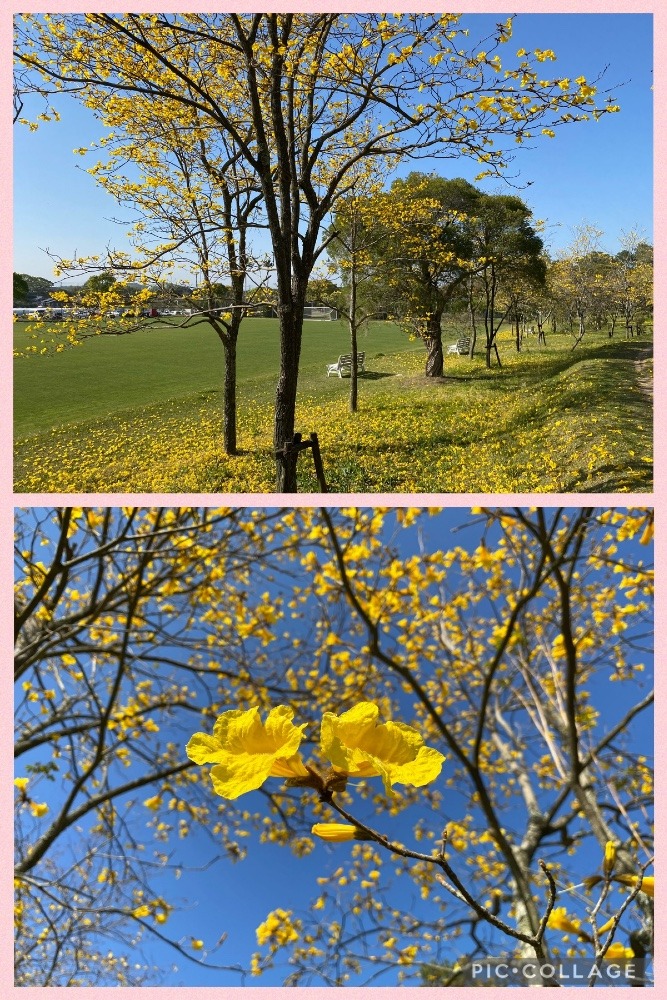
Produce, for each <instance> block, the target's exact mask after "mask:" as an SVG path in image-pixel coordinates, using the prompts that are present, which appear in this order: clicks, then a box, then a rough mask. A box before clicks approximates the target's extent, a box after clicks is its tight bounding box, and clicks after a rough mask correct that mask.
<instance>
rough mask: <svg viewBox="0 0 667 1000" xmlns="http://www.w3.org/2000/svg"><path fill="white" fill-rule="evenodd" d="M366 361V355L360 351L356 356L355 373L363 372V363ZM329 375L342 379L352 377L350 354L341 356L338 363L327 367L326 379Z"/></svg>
mask: <svg viewBox="0 0 667 1000" xmlns="http://www.w3.org/2000/svg"><path fill="white" fill-rule="evenodd" d="M365 360H366V354H365V352H364V351H361V352H360V353H359V354H357V372H358V373H359V372H363V371H364V361H365ZM330 375H337V376H338V378H342V377H343V375H346V376H350V375H352V355H351V354H341V356H340V357H339V359H338V361H336V363H335V364H333V365H327V378H329V376H330Z"/></svg>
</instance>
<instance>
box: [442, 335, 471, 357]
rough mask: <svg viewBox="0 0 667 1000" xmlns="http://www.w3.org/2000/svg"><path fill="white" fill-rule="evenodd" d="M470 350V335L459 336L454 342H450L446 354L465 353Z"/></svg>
mask: <svg viewBox="0 0 667 1000" xmlns="http://www.w3.org/2000/svg"><path fill="white" fill-rule="evenodd" d="M469 351H470V337H459V339H458V340H457V341H456V343H455V344H450V345H449V347H448V348H447V354H467V353H468V352H469Z"/></svg>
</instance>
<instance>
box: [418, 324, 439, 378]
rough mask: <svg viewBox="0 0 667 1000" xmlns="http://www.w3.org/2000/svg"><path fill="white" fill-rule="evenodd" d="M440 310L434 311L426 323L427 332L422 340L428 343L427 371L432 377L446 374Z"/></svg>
mask: <svg viewBox="0 0 667 1000" xmlns="http://www.w3.org/2000/svg"><path fill="white" fill-rule="evenodd" d="M441 319H442V315H441V313H440V312H437V313H432V314H431V315H430V316H429V318H428V322H427V325H426V332H425V333H424V334H423V335H422V340H423V341H424V344H425V345H426V351H427V357H426V372H425V374H426V375H428V376H429V377H430V378H442V376H443V375H444V356H443V353H442V330H441V328H440V321H441Z"/></svg>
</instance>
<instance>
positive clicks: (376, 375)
mask: <svg viewBox="0 0 667 1000" xmlns="http://www.w3.org/2000/svg"><path fill="white" fill-rule="evenodd" d="M396 374H397V373H396V372H363V373H362V374H360V375H359V378H360V379H363V380H364V381H365V382H376V381H377V380H378V379H381V378H396Z"/></svg>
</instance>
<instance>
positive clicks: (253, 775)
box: [185, 705, 308, 799]
mask: <svg viewBox="0 0 667 1000" xmlns="http://www.w3.org/2000/svg"><path fill="white" fill-rule="evenodd" d="M293 716H294V712H293V710H292V709H291V708H289V707H288V706H287V705H278V706H277V707H276V708H272V709H271V711H270V712H269V714H268V716H267V718H266V722H262V720H261V718H260V715H259V708H257V707H255V708H249V709H248V710H247V711H245V712H244V711H241V710H240V709H231V710H230V711H229V712H223V713H222V715H219V716H218V719H217V721H216V723H215V726H214V727H213V735H212V736H209V735H208V734H207V733H195V734H194V735H193V736H192V737H191V739H190V741H189V742H188V745H187V746H186V748H185V751H186V753H187V755H188V757H189V758H190V760H192V761H194V762H195V764H214V765H215V767H213V768H212V769H211V779H212V781H213V788H214V789H215V792H216V793H217V794H218V795H220V796H222V798H225V799H236V798H238V796H239V795H243V794H244V793H245V792H252V791H254V790H255V789H256V788H259V787H260V786H261V785H263V783H264V782H265V781H266V779H267V778H304V777H308V771H307V770H306V768H305V767H304V765H303V761H302V760H301V758H300V757H299V755H298V753H297V751H298V749H299V744H300V743H301V740H302V738H303V736H302V732H303V729H304V728H305V725H306V724H305V723H303V724H302V725H300V726H295V725H294V724H293V723H292V718H293Z"/></svg>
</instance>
